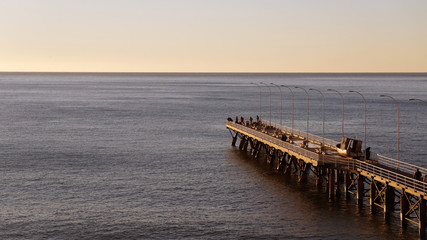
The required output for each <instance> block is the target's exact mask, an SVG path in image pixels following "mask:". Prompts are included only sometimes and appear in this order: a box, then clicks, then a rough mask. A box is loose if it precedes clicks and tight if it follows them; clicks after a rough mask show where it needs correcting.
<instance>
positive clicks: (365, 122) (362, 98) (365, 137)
mask: <svg viewBox="0 0 427 240" xmlns="http://www.w3.org/2000/svg"><path fill="white" fill-rule="evenodd" d="M348 92H351V93H357V94H359V95H360V96H361V97H362V99H363V102H364V104H365V114H364V118H365V123H364V128H365V133H364V135H365V136H364V138H365V139H364V140H363V141H364V142H365V159H366V100H365V97H364V96H363V95H362V94H361V93H360V92H358V91H353V90H350V91H348Z"/></svg>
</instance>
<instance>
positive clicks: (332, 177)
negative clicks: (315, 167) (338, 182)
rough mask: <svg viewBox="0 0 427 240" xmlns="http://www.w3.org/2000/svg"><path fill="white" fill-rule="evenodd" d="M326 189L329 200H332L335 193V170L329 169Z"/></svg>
mask: <svg viewBox="0 0 427 240" xmlns="http://www.w3.org/2000/svg"><path fill="white" fill-rule="evenodd" d="M328 186H329V187H328V188H329V200H333V199H334V193H335V170H334V169H329V176H328Z"/></svg>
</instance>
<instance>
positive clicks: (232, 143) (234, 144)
mask: <svg viewBox="0 0 427 240" xmlns="http://www.w3.org/2000/svg"><path fill="white" fill-rule="evenodd" d="M238 135H239V133H238V132H236V135H235V136H233V139H232V140H231V146H236V141H237V136H238Z"/></svg>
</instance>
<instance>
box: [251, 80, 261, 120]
mask: <svg viewBox="0 0 427 240" xmlns="http://www.w3.org/2000/svg"><path fill="white" fill-rule="evenodd" d="M251 84H253V85H255V86H257V87H258V88H259V119H261V86H260V85H258V84H256V83H253V82H251Z"/></svg>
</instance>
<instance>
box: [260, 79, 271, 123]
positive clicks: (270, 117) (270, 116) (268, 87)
mask: <svg viewBox="0 0 427 240" xmlns="http://www.w3.org/2000/svg"><path fill="white" fill-rule="evenodd" d="M259 84H262V85H265V86H267V87H268V90H269V91H270V126H271V88H270V86H268V84H266V83H263V82H260V83H259Z"/></svg>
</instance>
